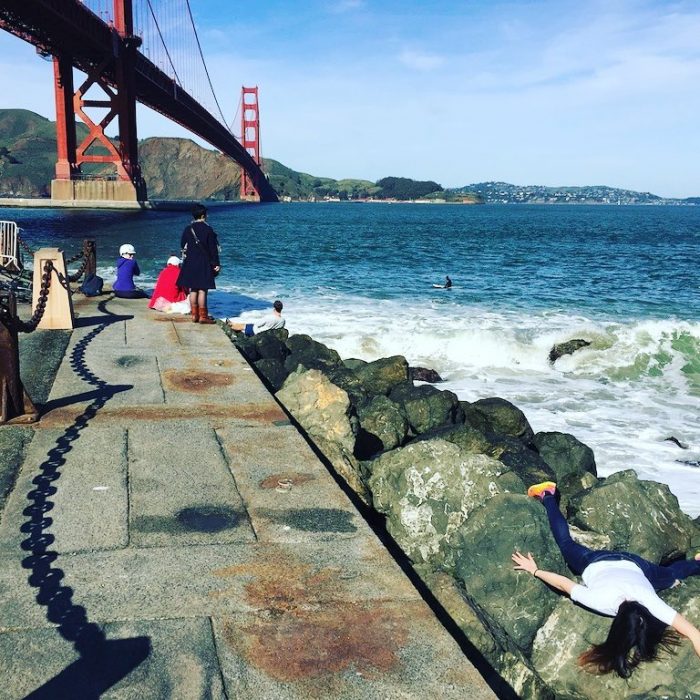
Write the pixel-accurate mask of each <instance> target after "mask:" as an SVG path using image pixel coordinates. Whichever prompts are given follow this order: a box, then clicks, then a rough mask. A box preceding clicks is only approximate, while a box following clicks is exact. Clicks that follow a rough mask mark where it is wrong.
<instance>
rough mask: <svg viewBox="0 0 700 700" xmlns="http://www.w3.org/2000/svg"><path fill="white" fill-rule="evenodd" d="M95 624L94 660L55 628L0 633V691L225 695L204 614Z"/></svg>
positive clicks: (11, 696)
mask: <svg viewBox="0 0 700 700" xmlns="http://www.w3.org/2000/svg"><path fill="white" fill-rule="evenodd" d="M101 629H102V631H103V633H104V635H105V637H106V643H105V645H104V649H103V650H102V652H103V653H102V654H101V656H100V657H98V658H97V659H96V660H95V661H94V662H92V661H91V660H88V659H85V658H82V659H81V657H80V655H79V654H78V653H77V652H75V650H74V649H73V646H72V645H71V644H70V642H68V641H66V640H65V639H62V638H61V636H60V635H59V634H58V632H57V631H56V630H51V629H42V630H30V631H23V632H6V633H2V634H0V658H1V659H3V662H4V663H3V680H2V683H0V699H1V700H16V699H17V698H21V697H25V696H26V695H28V694H29V693H31V692H37V693H41V694H43V697H45V698H56V699H59V698H75V700H78V699H79V698H85V697H102V698H113V699H114V700H143V698H188V699H189V698H192V699H193V700H197V699H198V698H202V700H204V699H205V698H206V699H209V698H211V699H215V698H225V697H226V696H225V694H224V689H223V683H222V679H221V672H220V670H219V664H218V658H217V654H216V649H215V646H214V639H213V636H212V626H211V621H210V620H209V619H206V618H199V619H196V618H195V619H177V620H143V621H141V620H140V621H138V622H125V623H114V624H108V625H104V626H103V627H101ZM90 691H101V692H99V695H98V694H93V693H90Z"/></svg>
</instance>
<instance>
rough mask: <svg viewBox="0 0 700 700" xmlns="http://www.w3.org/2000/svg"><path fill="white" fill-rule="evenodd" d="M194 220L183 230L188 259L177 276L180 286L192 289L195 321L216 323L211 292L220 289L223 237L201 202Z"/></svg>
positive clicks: (182, 246) (193, 212)
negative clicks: (211, 312)
mask: <svg viewBox="0 0 700 700" xmlns="http://www.w3.org/2000/svg"><path fill="white" fill-rule="evenodd" d="M192 219H193V221H192V223H191V224H190V225H189V226H187V227H186V228H185V230H184V231H183V232H182V238H181V239H180V247H181V248H182V250H183V257H184V261H183V263H182V267H181V268H180V275H179V276H178V278H177V286H178V287H187V288H188V289H189V290H190V306H191V307H192V321H193V322H194V323H216V322H215V321H214V319H212V318H210V317H209V312H208V310H207V292H208V291H209V290H210V289H216V282H215V281H214V278H215V277H216V275H217V274H219V270H220V269H221V263H220V262H219V240H218V238H217V237H216V233H214V229H213V228H212V227H211V226H209V224H208V223H207V221H206V219H207V209H206V207H204V206H202V205H201V204H195V205H194V207H192Z"/></svg>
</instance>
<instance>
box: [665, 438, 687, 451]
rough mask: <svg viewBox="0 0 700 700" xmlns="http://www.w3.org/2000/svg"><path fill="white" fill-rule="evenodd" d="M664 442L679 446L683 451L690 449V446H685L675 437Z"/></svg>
mask: <svg viewBox="0 0 700 700" xmlns="http://www.w3.org/2000/svg"><path fill="white" fill-rule="evenodd" d="M664 441H665V442H672V443H673V444H674V445H677V446H678V447H680V448H681V449H682V450H687V449H688V445H685V444H683V443H682V442H681V441H680V440H679V439H678V438H677V437H673V435H671V437H667V438H664Z"/></svg>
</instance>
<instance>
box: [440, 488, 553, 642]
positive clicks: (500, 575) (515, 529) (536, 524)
mask: <svg viewBox="0 0 700 700" xmlns="http://www.w3.org/2000/svg"><path fill="white" fill-rule="evenodd" d="M450 544H451V546H452V547H453V549H454V551H455V552H456V554H455V567H454V568H455V576H456V578H457V579H458V580H459V581H460V582H461V583H462V584H463V586H464V589H465V591H466V594H467V596H468V598H469V600H470V602H471V603H472V604H473V605H474V606H476V608H477V609H478V610H479V611H480V612H481V613H482V616H483V617H484V619H486V621H487V625H488V627H489V629H490V630H491V632H492V634H493V635H494V637H495V638H496V641H497V642H498V644H499V645H500V646H501V647H502V648H503V649H510V650H511V651H512V652H514V653H517V652H520V653H528V652H529V649H530V647H531V645H532V642H533V640H534V638H535V635H536V634H537V630H538V629H539V627H540V626H541V625H542V624H543V623H544V621H545V620H546V619H547V617H549V615H550V613H551V612H552V610H553V609H554V606H555V605H556V601H557V596H556V595H551V596H549V595H545V594H544V593H543V588H542V583H541V582H540V581H538V580H537V579H536V578H534V577H533V576H532V575H530V574H528V573H526V572H517V571H514V570H513V567H512V562H511V554H512V553H513V552H514V551H515V550H516V549H517V550H519V551H520V552H533V553H534V554H535V556H536V560H537V565H538V566H539V567H540V568H542V569H547V570H548V571H555V572H557V573H561V574H566V571H565V566H564V563H563V560H562V558H561V555H560V554H559V550H558V549H557V547H556V545H555V544H554V541H553V538H552V535H551V533H550V530H549V523H548V522H547V516H546V513H545V510H544V508H543V507H542V505H541V504H540V503H539V502H538V501H536V500H534V499H529V498H527V496H523V495H519V494H512V493H502V494H496V495H494V496H493V497H492V498H491V499H490V500H488V501H486V502H485V503H484V505H483V507H482V508H480V509H478V510H477V511H476V512H474V513H473V514H472V515H471V516H470V517H469V518H468V519H466V520H464V521H463V523H462V524H461V526H460V527H459V528H458V529H457V530H456V532H455V533H454V534H453V536H452V538H451V542H450Z"/></svg>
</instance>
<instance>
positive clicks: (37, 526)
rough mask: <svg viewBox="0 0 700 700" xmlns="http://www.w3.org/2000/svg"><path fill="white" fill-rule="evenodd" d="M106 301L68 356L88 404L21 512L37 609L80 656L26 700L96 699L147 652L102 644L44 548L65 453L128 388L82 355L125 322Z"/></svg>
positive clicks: (141, 645) (50, 538)
mask: <svg viewBox="0 0 700 700" xmlns="http://www.w3.org/2000/svg"><path fill="white" fill-rule="evenodd" d="M107 301H109V300H105V301H103V302H100V304H99V305H98V308H99V309H100V311H101V312H102V314H103V318H102V322H101V324H100V325H99V326H97V327H96V328H95V329H94V330H92V331H91V332H90V333H89V334H88V335H86V336H85V338H83V339H82V340H81V341H80V342H79V343H77V344H76V346H75V347H74V348H73V351H72V353H71V356H70V363H71V367H72V369H73V371H74V372H75V373H76V374H77V375H78V376H79V377H80V378H81V379H82V380H83V381H85V382H86V383H87V384H89V385H90V386H91V387H94V389H93V391H90V392H86V394H80V395H78V396H84V397H86V398H87V397H90V398H91V399H92V402H91V403H90V404H89V405H88V406H87V407H86V408H85V410H84V411H83V412H82V413H81V414H80V415H79V416H78V417H77V418H76V419H75V421H74V422H73V423H72V425H70V426H69V427H68V428H66V430H65V431H64V432H63V434H62V435H61V436H60V437H59V438H58V439H57V440H56V443H55V445H54V446H53V447H52V448H51V450H49V452H48V454H47V455H46V459H45V460H44V462H42V463H41V464H40V465H39V467H38V471H39V474H38V475H37V476H35V477H34V479H33V480H32V483H33V484H34V485H35V488H33V489H32V490H31V491H30V492H29V493H28V494H27V500H28V501H29V502H30V504H29V505H28V506H27V507H26V508H25V509H24V511H23V514H24V515H25V516H26V520H25V521H24V522H23V524H22V526H21V528H20V530H21V532H22V533H23V534H26V535H27V538H26V539H25V540H23V541H22V544H21V546H22V549H23V550H24V551H26V552H29V555H28V556H27V557H25V558H24V559H23V560H22V566H23V567H24V568H25V569H28V570H29V572H30V574H29V578H28V582H29V585H30V586H32V587H33V588H36V589H37V594H36V600H37V602H38V603H39V605H43V606H46V617H47V619H48V620H49V621H50V622H52V623H54V624H56V625H58V632H59V634H60V635H61V636H62V637H63V638H64V639H66V640H68V641H69V642H72V643H73V645H74V648H75V650H76V651H77V652H78V654H80V658H79V659H78V660H77V661H75V662H73V663H72V664H71V665H70V666H68V667H67V668H65V669H64V670H63V671H62V672H61V673H60V674H58V675H57V676H56V677H54V678H53V679H51V680H50V681H48V682H47V683H46V684H44V685H43V686H41V687H40V688H38V689H37V690H35V691H34V692H32V693H31V694H30V695H29V696H27V697H30V698H76V699H77V698H81V699H83V698H97V697H99V695H100V693H102V692H104V691H105V690H107V689H108V688H110V687H111V686H112V685H114V684H115V683H117V682H118V681H119V680H120V679H122V678H124V677H125V676H126V675H128V674H129V673H130V672H131V671H132V670H133V669H134V668H136V667H137V666H138V665H139V664H140V663H142V662H143V661H144V659H146V658H147V657H148V655H149V654H150V640H149V638H148V637H135V638H132V639H121V640H107V639H106V637H105V633H104V631H103V630H102V629H101V628H100V627H99V626H98V625H97V624H95V623H94V622H89V620H88V616H87V611H86V610H85V608H84V607H82V606H80V605H76V604H75V603H74V602H73V589H72V588H70V587H69V586H65V585H64V584H63V582H62V581H63V578H64V572H63V570H62V569H61V568H59V567H58V566H57V565H56V562H57V561H58V559H59V555H58V553H57V552H54V551H50V550H49V547H50V546H51V545H52V544H53V542H54V540H55V537H54V535H52V534H51V533H50V532H49V530H50V528H51V525H52V524H53V518H51V517H48V514H49V513H50V512H51V510H53V507H54V503H53V501H52V500H51V498H52V496H53V495H54V494H55V493H56V492H57V490H58V489H57V487H56V483H57V482H58V480H59V479H60V477H61V468H62V467H63V466H64V465H65V463H66V455H67V454H68V453H69V452H70V451H71V450H72V449H73V447H72V446H73V443H74V442H76V441H77V440H78V439H80V434H81V432H82V431H83V430H84V429H85V428H86V427H87V426H88V425H89V423H90V420H91V419H92V418H94V417H95V415H96V414H97V413H98V411H99V410H100V409H101V408H103V407H104V405H105V404H106V403H107V402H108V401H109V400H110V399H111V398H112V396H114V395H115V394H116V393H118V392H120V391H125V390H127V389H129V388H131V387H130V386H126V385H109V384H108V383H107V382H105V381H103V380H101V379H100V378H99V377H97V376H95V375H94V374H93V373H92V372H91V371H90V369H89V368H88V366H87V365H86V363H85V352H86V350H87V348H88V346H89V345H90V343H91V342H92V341H93V340H94V339H95V338H96V337H97V336H98V335H99V334H100V333H101V332H102V331H103V330H104V329H105V328H107V327H108V326H109V325H111V324H112V323H115V322H117V321H120V320H123V319H124V317H123V316H116V315H114V314H112V313H111V312H109V311H108V310H107V308H106V304H107ZM69 398H72V399H75V398H76V397H69ZM61 401H63V400H59V401H58V402H54V403H57V404H58V403H60V402H61ZM54 407H55V406H54Z"/></svg>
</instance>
